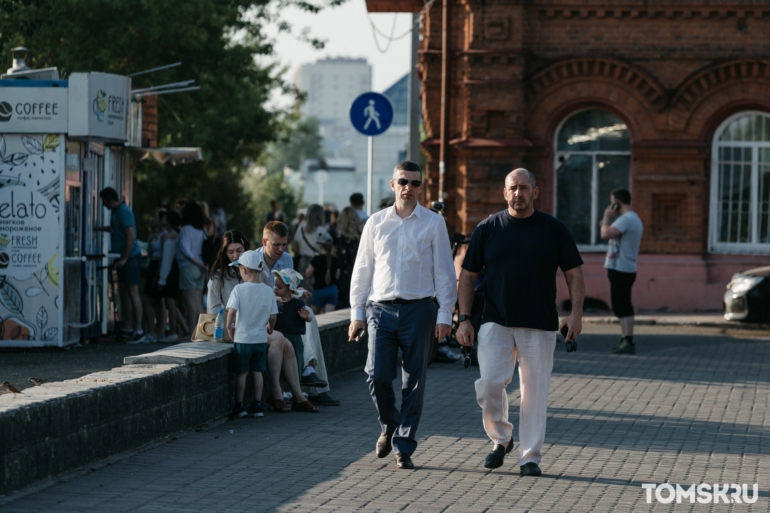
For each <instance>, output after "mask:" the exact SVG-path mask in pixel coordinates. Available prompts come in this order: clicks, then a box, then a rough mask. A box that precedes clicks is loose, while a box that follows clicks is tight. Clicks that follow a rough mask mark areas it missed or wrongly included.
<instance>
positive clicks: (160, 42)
mask: <svg viewBox="0 0 770 513" xmlns="http://www.w3.org/2000/svg"><path fill="white" fill-rule="evenodd" d="M338 1H339V0H335V2H338ZM333 3H334V2H331V3H329V5H331V4H333ZM288 4H293V5H297V6H299V7H300V8H303V9H306V10H309V11H314V10H317V9H318V8H320V6H318V5H315V4H311V3H308V2H305V1H303V0H185V1H184V2H165V1H158V0H0V55H2V56H4V57H5V59H8V60H10V55H11V54H10V49H11V48H13V47H15V46H18V45H23V46H26V47H28V48H29V49H30V54H29V55H28V58H27V64H28V65H29V66H30V67H32V68H43V67H53V66H56V67H58V68H59V71H60V73H61V74H62V75H63V76H64V77H66V76H67V75H68V74H69V73H72V72H85V71H103V72H108V73H116V74H122V75H127V74H131V73H135V72H138V71H142V70H146V69H150V68H154V67H157V66H162V65H165V64H170V63H173V62H177V61H181V62H182V63H183V64H182V65H181V66H178V67H175V68H171V69H167V70H164V71H159V72H155V73H151V74H146V75H140V76H137V77H135V78H134V79H133V80H132V87H133V88H140V87H148V86H153V85H160V84H166V83H172V82H178V81H182V80H186V79H195V80H196V85H199V86H200V90H199V91H194V92H185V93H179V94H169V95H163V96H159V97H158V99H159V102H158V124H159V127H158V129H159V142H158V145H159V146H161V147H164V146H188V147H189V146H196V147H201V148H202V149H203V154H204V161H203V162H200V163H195V164H187V165H184V166H179V167H172V166H170V165H159V164H157V163H154V162H150V161H143V162H140V163H138V164H137V166H136V168H135V187H134V210H135V211H136V212H137V213H138V214H139V215H140V216H142V215H146V214H148V213H150V212H151V210H152V207H154V206H155V205H156V204H157V203H158V201H161V200H165V201H172V200H173V199H174V198H177V197H188V198H191V199H197V200H206V201H209V202H215V203H219V204H221V205H223V206H225V208H226V210H227V212H228V214H229V217H230V223H229V224H230V225H231V226H233V227H240V226H244V227H245V226H253V225H254V222H255V215H256V213H255V212H254V209H253V208H251V205H250V199H249V196H248V194H246V193H245V192H244V191H243V189H242V187H241V182H242V178H243V176H244V173H245V166H244V164H243V163H244V162H246V161H252V162H253V161H257V160H258V159H259V158H260V155H261V153H262V151H263V149H264V147H265V144H266V143H267V142H268V141H271V140H273V139H274V138H275V137H276V136H277V135H278V133H279V130H281V129H282V127H281V125H280V118H278V117H277V116H276V113H275V112H272V111H270V110H269V109H268V108H266V104H267V102H268V99H269V95H270V93H271V91H273V90H275V89H276V88H283V89H284V90H285V91H288V90H289V89H290V88H289V87H288V86H287V85H286V84H285V83H283V82H282V80H281V78H280V71H281V70H280V69H279V68H278V67H277V65H276V64H271V63H270V62H274V61H271V58H270V56H271V55H272V53H273V46H272V41H271V40H270V39H269V38H268V37H266V36H265V27H266V26H267V25H268V24H271V23H273V24H278V26H279V29H280V30H284V31H285V30H290V29H291V27H290V25H289V24H288V23H285V22H283V21H281V19H280V10H281V7H282V6H285V5H288ZM305 37H306V38H307V39H309V38H308V37H307V36H305ZM310 42H311V43H312V44H314V45H316V46H320V45H322V43H321V42H319V41H314V40H310ZM265 62H267V64H265Z"/></svg>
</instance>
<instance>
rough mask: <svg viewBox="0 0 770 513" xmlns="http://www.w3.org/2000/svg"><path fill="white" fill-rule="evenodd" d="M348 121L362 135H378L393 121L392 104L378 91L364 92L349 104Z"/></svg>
mask: <svg viewBox="0 0 770 513" xmlns="http://www.w3.org/2000/svg"><path fill="white" fill-rule="evenodd" d="M350 122H351V123H353V128H355V129H356V130H358V131H359V132H361V133H362V134H364V135H368V136H375V135H380V134H381V133H383V132H385V130H387V129H388V128H390V124H391V123H392V122H393V104H392V103H391V101H390V99H389V98H388V97H387V96H385V95H383V94H380V93H364V94H362V95H361V96H359V97H358V98H356V99H355V100H353V104H352V105H351V106H350Z"/></svg>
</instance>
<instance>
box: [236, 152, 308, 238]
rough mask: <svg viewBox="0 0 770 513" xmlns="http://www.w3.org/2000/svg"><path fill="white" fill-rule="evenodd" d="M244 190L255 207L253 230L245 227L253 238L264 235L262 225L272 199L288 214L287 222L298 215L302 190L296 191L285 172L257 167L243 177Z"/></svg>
mask: <svg viewBox="0 0 770 513" xmlns="http://www.w3.org/2000/svg"><path fill="white" fill-rule="evenodd" d="M242 185H243V190H244V191H246V193H247V194H248V198H249V203H250V204H251V205H252V207H253V208H254V213H255V223H254V225H253V226H251V227H250V228H251V230H249V229H244V230H242V231H243V232H244V233H247V234H248V233H252V234H253V235H252V240H254V241H259V240H260V239H261V235H262V227H263V226H264V225H265V222H266V221H267V213H268V212H269V211H270V200H275V201H277V202H278V205H279V206H280V207H281V210H283V212H284V213H285V214H286V222H287V224H289V225H291V222H292V221H293V220H294V219H296V217H297V209H298V208H299V205H300V201H301V200H302V191H295V190H294V189H293V188H292V186H291V185H289V183H288V182H287V181H286V179H285V177H284V175H283V172H281V173H267V172H266V171H265V168H262V167H259V166H258V167H255V168H254V170H253V171H252V172H250V173H247V174H246V176H244V177H243V181H242Z"/></svg>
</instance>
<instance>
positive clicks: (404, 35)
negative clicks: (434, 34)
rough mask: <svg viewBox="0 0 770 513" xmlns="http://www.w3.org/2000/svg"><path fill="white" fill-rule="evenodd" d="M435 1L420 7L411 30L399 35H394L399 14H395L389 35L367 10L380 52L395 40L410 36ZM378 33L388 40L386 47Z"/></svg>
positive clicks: (430, 0)
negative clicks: (378, 26)
mask: <svg viewBox="0 0 770 513" xmlns="http://www.w3.org/2000/svg"><path fill="white" fill-rule="evenodd" d="M435 1H436V0H429V1H428V2H427V3H426V4H425V5H424V6H423V8H422V9H420V12H418V13H417V19H416V20H415V21H414V23H412V26H411V27H410V28H409V30H407V31H406V32H404V33H403V34H401V35H399V36H396V37H393V33H394V32H395V29H396V17H397V16H398V14H394V15H393V26H392V27H391V30H390V35H387V34H385V33H383V32H382V31H381V30H380V29H378V28H377V25H375V24H374V21H373V20H372V16H371V14H370V13H369V11H367V12H366V16H367V17H368V18H369V24H370V25H371V26H372V37H374V44H375V45H376V46H377V50H379V51H380V53H386V52H387V51H388V49H389V48H390V45H391V43H392V42H393V41H398V40H399V39H403V38H405V37H406V36H408V35H409V34H411V33H412V31H413V30H414V29H415V28H417V26H418V25H419V24H420V20H421V19H422V15H423V13H425V11H427V10H428V9H429V8H430V6H431V5H433V2H435ZM377 35H379V36H380V37H382V38H384V39H385V40H386V41H387V42H388V44H387V45H386V46H385V48H384V49H383V48H381V47H380V42H379V40H378V39H377Z"/></svg>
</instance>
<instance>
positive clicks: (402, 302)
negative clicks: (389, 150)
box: [348, 160, 457, 469]
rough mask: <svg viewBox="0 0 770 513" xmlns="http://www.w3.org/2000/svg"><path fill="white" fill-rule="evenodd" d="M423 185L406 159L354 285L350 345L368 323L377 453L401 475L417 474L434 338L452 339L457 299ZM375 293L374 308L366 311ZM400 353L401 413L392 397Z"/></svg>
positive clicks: (441, 227)
mask: <svg viewBox="0 0 770 513" xmlns="http://www.w3.org/2000/svg"><path fill="white" fill-rule="evenodd" d="M422 186H423V185H422V171H421V169H420V166H418V165H417V164H415V163H414V162H410V161H408V160H405V161H404V162H401V163H400V164H398V165H397V166H396V169H395V170H394V171H393V179H392V180H391V181H390V187H391V189H393V191H394V192H395V195H396V201H395V204H394V205H393V206H392V207H389V208H386V209H384V210H381V211H379V212H377V213H375V214H372V216H371V217H370V218H369V220H368V221H367V222H366V225H364V232H363V234H362V235H361V244H360V246H359V249H358V255H357V257H356V263H355V266H354V268H353V276H352V278H351V284H350V305H351V323H350V327H349V329H348V336H349V339H350V340H353V339H355V338H356V336H357V334H358V333H359V331H361V332H363V330H364V329H366V323H365V321H366V320H368V332H369V356H368V358H367V361H366V369H365V370H366V373H367V374H368V376H369V377H368V379H367V383H368V384H369V391H370V392H371V394H372V399H373V400H374V405H375V406H376V408H377V412H378V413H379V421H380V426H381V428H382V433H381V435H380V437H379V438H378V440H377V444H376V454H377V457H379V458H384V457H385V456H387V455H388V454H390V452H391V449H392V450H393V451H394V452H395V457H396V466H397V467H398V468H403V469H412V468H414V464H413V463H412V460H411V455H412V453H413V452H414V450H415V449H416V448H417V440H416V437H415V435H416V432H417V427H418V425H419V423H420V417H421V415H422V403H423V396H424V394H425V373H426V368H427V366H428V359H429V353H430V349H431V344H432V342H433V337H436V338H438V339H439V340H441V339H442V338H444V337H445V336H446V335H448V334H449V331H450V329H451V323H452V310H453V309H454V305H455V302H456V300H457V279H456V275H455V270H454V265H453V263H452V250H451V249H450V246H449V235H448V233H447V230H446V224H445V223H444V219H443V218H442V217H441V216H439V215H437V214H435V213H433V212H431V211H430V210H428V209H427V208H425V207H423V206H422V205H420V204H419V203H418V202H417V197H418V196H419V194H420V192H421V191H422ZM370 290H371V291H372V294H371V300H372V304H371V306H370V307H369V308H368V309H366V300H367V298H369V291H370ZM434 295H435V297H436V299H437V300H438V304H439V308H438V312H436V307H435V305H434V303H433V296H434ZM434 321H435V322H434ZM434 324H435V327H434ZM399 348H400V349H401V352H402V353H403V363H402V367H401V376H402V381H401V396H402V400H401V411H400V412H399V410H398V408H396V397H395V394H394V392H393V380H394V379H395V378H396V372H397V367H398V350H399Z"/></svg>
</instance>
